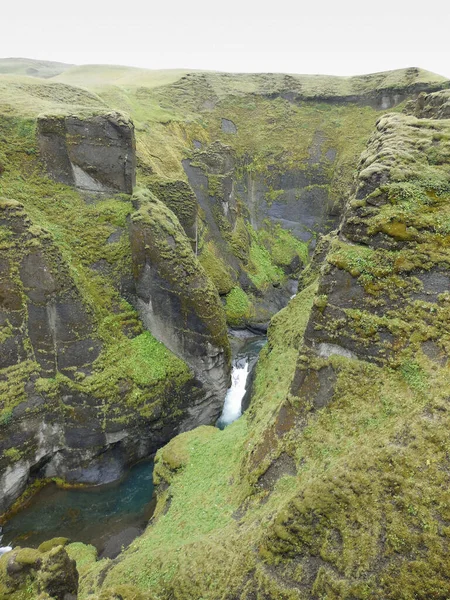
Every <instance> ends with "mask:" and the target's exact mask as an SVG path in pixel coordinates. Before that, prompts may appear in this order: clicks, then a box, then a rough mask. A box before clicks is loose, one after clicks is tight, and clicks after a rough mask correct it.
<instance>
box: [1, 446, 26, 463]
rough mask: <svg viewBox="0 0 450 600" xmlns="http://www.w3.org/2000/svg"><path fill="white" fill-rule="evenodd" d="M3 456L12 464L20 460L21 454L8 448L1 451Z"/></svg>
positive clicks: (15, 449) (17, 450) (14, 449)
mask: <svg viewBox="0 0 450 600" xmlns="http://www.w3.org/2000/svg"><path fill="white" fill-rule="evenodd" d="M3 456H4V458H7V459H9V460H10V461H12V462H16V461H18V460H20V458H21V456H22V454H21V452H20V450H19V449H18V448H8V449H7V450H4V451H3Z"/></svg>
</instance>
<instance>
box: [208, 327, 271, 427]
mask: <svg viewBox="0 0 450 600" xmlns="http://www.w3.org/2000/svg"><path fill="white" fill-rule="evenodd" d="M241 335H242V334H241ZM265 343H266V338H265V337H264V336H255V335H251V334H250V335H249V336H248V335H245V337H244V338H243V339H242V338H237V339H236V338H235V339H234V340H233V339H232V340H231V345H232V349H233V355H234V359H233V364H232V367H233V368H232V371H231V387H230V388H229V389H228V392H227V395H226V397H225V402H224V405H223V410H222V414H221V416H220V418H219V420H218V421H217V423H216V425H217V427H218V428H219V429H224V428H225V427H226V426H227V425H230V423H232V422H233V421H236V419H238V418H239V417H240V416H241V415H242V400H243V398H244V396H245V393H246V391H247V382H248V376H249V375H250V372H251V371H252V369H253V367H254V366H255V363H256V360H257V358H258V354H259V352H260V350H261V348H262V347H263V346H264V344H265Z"/></svg>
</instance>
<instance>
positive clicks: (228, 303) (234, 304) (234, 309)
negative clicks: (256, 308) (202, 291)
mask: <svg viewBox="0 0 450 600" xmlns="http://www.w3.org/2000/svg"><path fill="white" fill-rule="evenodd" d="M225 313H226V315H227V323H229V324H230V325H231V326H232V327H239V326H240V325H244V324H245V322H246V321H247V320H248V319H250V318H251V316H252V314H253V312H252V302H251V300H250V298H249V297H248V296H247V294H246V293H245V292H244V290H243V289H242V288H240V287H234V288H233V289H232V290H231V291H230V292H229V294H227V297H226V299H225Z"/></svg>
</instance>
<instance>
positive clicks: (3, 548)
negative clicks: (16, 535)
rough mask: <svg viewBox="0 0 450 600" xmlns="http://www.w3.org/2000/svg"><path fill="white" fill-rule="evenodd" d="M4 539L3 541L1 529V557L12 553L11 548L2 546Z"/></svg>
mask: <svg viewBox="0 0 450 600" xmlns="http://www.w3.org/2000/svg"><path fill="white" fill-rule="evenodd" d="M2 539H3V535H2V528H1V527H0V556H2V555H3V554H6V553H7V552H10V551H11V550H12V548H11V546H2V545H1V543H2Z"/></svg>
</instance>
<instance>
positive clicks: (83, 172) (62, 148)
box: [37, 113, 136, 194]
mask: <svg viewBox="0 0 450 600" xmlns="http://www.w3.org/2000/svg"><path fill="white" fill-rule="evenodd" d="M37 138H38V145H39V152H40V155H41V158H42V160H43V161H44V163H45V165H46V168H47V171H48V173H49V175H50V176H51V177H52V178H53V179H55V180H56V181H59V182H61V183H65V184H67V185H74V186H76V187H78V188H80V189H82V190H86V191H90V192H108V191H111V190H114V191H116V192H124V193H126V194H131V193H132V192H133V187H134V185H135V182H136V143H135V138H134V126H133V123H132V122H131V121H130V120H129V119H127V118H125V117H124V116H123V115H121V114H119V113H109V114H104V115H94V116H86V117H84V118H83V117H78V116H63V115H57V116H53V115H49V116H41V117H39V119H38V122H37Z"/></svg>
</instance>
